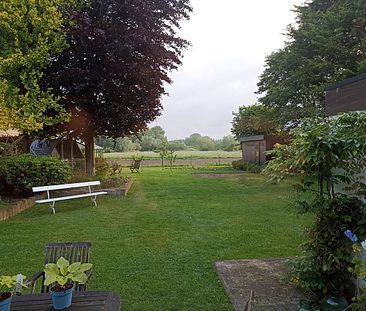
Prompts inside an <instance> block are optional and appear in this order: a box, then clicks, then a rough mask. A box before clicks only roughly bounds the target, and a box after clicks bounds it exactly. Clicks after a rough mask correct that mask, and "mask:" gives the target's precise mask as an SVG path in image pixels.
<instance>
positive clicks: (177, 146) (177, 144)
mask: <svg viewBox="0 0 366 311" xmlns="http://www.w3.org/2000/svg"><path fill="white" fill-rule="evenodd" d="M169 145H170V146H171V149H172V150H175V151H178V150H186V149H187V145H186V144H185V143H184V140H183V139H176V140H171V141H169Z"/></svg>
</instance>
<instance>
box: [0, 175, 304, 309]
mask: <svg viewBox="0 0 366 311" xmlns="http://www.w3.org/2000/svg"><path fill="white" fill-rule="evenodd" d="M134 178H135V182H134V185H133V187H132V189H131V192H130V193H129V195H128V197H127V198H124V199H118V198H114V197H103V198H101V197H100V198H99V207H97V208H95V207H92V206H91V204H90V201H89V200H87V199H82V200H79V201H76V200H74V201H69V202H63V203H56V211H57V213H56V215H52V214H51V213H50V212H49V210H48V207H47V206H46V205H43V206H42V205H40V206H36V207H34V208H31V209H29V210H27V211H25V212H23V213H21V214H19V215H17V216H16V217H14V218H12V219H10V220H8V221H5V222H1V223H0V231H1V234H2V238H1V247H2V249H1V252H0V271H1V274H9V273H12V274H16V273H19V272H22V273H24V274H26V275H27V276H30V275H31V274H32V273H34V272H35V271H38V270H39V269H40V268H41V266H42V261H43V256H44V254H43V246H44V244H45V243H46V242H49V241H60V242H61V241H63V242H66V241H91V242H92V243H93V246H92V258H91V259H92V262H93V264H94V275H93V277H92V279H91V282H90V286H89V289H91V290H92V289H100V290H113V291H116V292H118V293H120V294H121V296H122V297H123V310H126V311H128V310H138V311H144V310H146V311H147V310H149V311H152V310H215V311H216V310H220V311H221V310H233V309H232V307H231V305H230V303H229V300H228V298H227V296H226V294H225V292H224V289H223V287H222V285H221V283H220V281H219V279H218V277H217V273H216V270H215V268H214V261H215V260H224V259H239V258H260V257H277V256H290V255H297V254H299V250H298V246H299V244H300V243H301V241H302V238H301V237H302V228H303V227H304V225H305V223H307V222H308V221H309V217H307V218H304V217H303V216H302V217H301V218H300V217H299V216H297V215H295V214H293V213H292V212H291V210H290V209H289V208H288V207H287V203H288V201H289V194H290V193H291V192H292V190H291V188H290V185H289V184H288V183H287V184H281V185H274V184H268V183H266V181H265V178H264V177H262V176H259V175H250V174H248V175H245V176H244V177H233V176H231V177H228V178H218V179H212V178H211V179H209V178H199V177H194V176H192V174H191V171H190V170H185V169H181V170H174V171H173V172H171V171H169V170H164V171H162V170H161V169H158V168H145V169H144V171H143V172H142V173H139V174H134Z"/></svg>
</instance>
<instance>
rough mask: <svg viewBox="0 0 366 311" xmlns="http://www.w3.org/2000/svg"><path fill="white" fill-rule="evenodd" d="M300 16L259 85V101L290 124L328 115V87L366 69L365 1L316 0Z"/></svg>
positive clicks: (299, 9)
mask: <svg viewBox="0 0 366 311" xmlns="http://www.w3.org/2000/svg"><path fill="white" fill-rule="evenodd" d="M295 12H296V15H297V17H296V23H295V25H293V26H289V27H288V30H287V33H286V35H287V37H288V39H287V41H286V44H285V47H284V48H282V49H280V50H278V51H276V52H274V53H272V54H271V55H270V56H268V58H267V60H266V68H265V70H264V72H263V73H262V75H261V77H260V81H259V83H258V94H261V95H262V97H261V98H260V100H259V101H260V102H261V103H262V104H264V105H265V106H267V107H271V108H273V109H274V111H275V113H276V114H275V118H276V119H278V120H279V121H280V122H281V124H282V125H290V126H296V125H297V124H298V122H299V120H301V119H302V118H304V117H310V116H322V115H323V113H324V89H325V87H327V86H328V85H329V84H331V83H334V82H337V81H340V80H342V79H345V78H349V77H352V76H354V75H356V74H357V73H361V72H364V71H365V69H366V30H365V29H366V27H365V26H366V5H365V1H364V0H338V1H323V0H312V1H310V2H307V3H305V4H304V5H302V6H297V7H296V9H295Z"/></svg>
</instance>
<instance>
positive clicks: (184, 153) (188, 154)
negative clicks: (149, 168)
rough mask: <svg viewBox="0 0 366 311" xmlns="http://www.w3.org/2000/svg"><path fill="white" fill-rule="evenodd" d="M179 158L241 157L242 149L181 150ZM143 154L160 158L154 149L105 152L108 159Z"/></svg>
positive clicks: (147, 157)
mask: <svg viewBox="0 0 366 311" xmlns="http://www.w3.org/2000/svg"><path fill="white" fill-rule="evenodd" d="M176 155H177V159H189V158H193V159H215V158H216V159H217V158H218V157H220V158H233V159H236V158H240V157H241V151H240V150H239V151H223V150H215V151H199V150H181V151H176ZM141 156H143V157H144V159H145V160H150V159H160V156H159V154H158V153H156V152H153V151H131V152H112V153H104V157H105V158H106V159H132V158H133V157H141Z"/></svg>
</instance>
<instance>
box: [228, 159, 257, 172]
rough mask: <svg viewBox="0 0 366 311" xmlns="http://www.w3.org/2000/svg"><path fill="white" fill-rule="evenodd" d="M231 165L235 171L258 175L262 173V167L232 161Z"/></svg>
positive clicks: (241, 161)
mask: <svg viewBox="0 0 366 311" xmlns="http://www.w3.org/2000/svg"><path fill="white" fill-rule="evenodd" d="M231 165H232V166H233V168H234V169H236V170H241V171H246V172H249V173H260V172H261V171H262V167H261V166H260V165H258V164H254V163H250V162H247V161H244V160H238V161H233V162H232V163H231Z"/></svg>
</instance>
